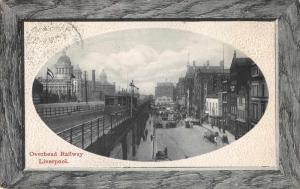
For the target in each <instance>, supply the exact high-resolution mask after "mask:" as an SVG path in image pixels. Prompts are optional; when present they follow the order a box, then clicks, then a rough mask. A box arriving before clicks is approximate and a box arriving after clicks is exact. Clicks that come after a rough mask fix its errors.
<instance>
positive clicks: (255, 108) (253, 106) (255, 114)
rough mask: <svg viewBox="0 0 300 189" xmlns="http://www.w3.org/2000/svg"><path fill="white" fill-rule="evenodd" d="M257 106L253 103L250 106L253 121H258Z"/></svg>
mask: <svg viewBox="0 0 300 189" xmlns="http://www.w3.org/2000/svg"><path fill="white" fill-rule="evenodd" d="M258 113H259V112H258V104H256V103H253V104H252V116H253V119H255V120H257V119H259V118H258Z"/></svg>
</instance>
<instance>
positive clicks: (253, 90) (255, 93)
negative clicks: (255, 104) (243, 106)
mask: <svg viewBox="0 0 300 189" xmlns="http://www.w3.org/2000/svg"><path fill="white" fill-rule="evenodd" d="M251 96H258V83H252V85H251Z"/></svg>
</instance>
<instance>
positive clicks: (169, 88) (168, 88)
mask: <svg viewBox="0 0 300 189" xmlns="http://www.w3.org/2000/svg"><path fill="white" fill-rule="evenodd" d="M163 96H165V97H170V98H171V99H172V100H173V99H174V85H173V83H171V82H160V83H157V85H156V87H155V98H159V97H163Z"/></svg>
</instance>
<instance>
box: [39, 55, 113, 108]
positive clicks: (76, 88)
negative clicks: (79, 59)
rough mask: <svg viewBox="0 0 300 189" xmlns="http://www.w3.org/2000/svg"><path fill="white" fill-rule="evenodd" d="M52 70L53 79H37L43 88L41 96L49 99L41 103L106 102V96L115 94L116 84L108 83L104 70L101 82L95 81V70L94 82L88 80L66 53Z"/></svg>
mask: <svg viewBox="0 0 300 189" xmlns="http://www.w3.org/2000/svg"><path fill="white" fill-rule="evenodd" d="M50 70H51V69H50ZM52 70H53V72H54V73H53V78H50V77H49V76H47V77H44V78H43V77H38V78H37V80H38V81H39V82H40V83H41V84H42V86H43V92H42V94H40V96H42V98H43V99H45V98H47V100H41V103H53V102H65V101H75V100H76V101H85V100H88V101H91V100H95V101H96V100H104V96H105V95H112V94H114V93H115V84H114V83H113V84H111V83H109V82H108V81H107V75H106V73H105V72H104V70H103V71H102V73H101V74H100V81H96V79H95V70H93V71H92V80H88V79H87V78H88V77H87V73H86V72H84V73H83V72H82V71H81V69H80V68H79V65H76V66H75V67H73V65H72V62H71V59H70V58H69V57H68V56H67V55H66V53H65V52H63V53H62V55H61V56H60V57H59V58H58V60H57V62H56V64H55V65H54V69H52ZM52 70H51V71H52ZM86 97H87V98H86Z"/></svg>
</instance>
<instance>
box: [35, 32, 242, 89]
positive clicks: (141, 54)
mask: <svg viewBox="0 0 300 189" xmlns="http://www.w3.org/2000/svg"><path fill="white" fill-rule="evenodd" d="M223 49H224V61H225V68H229V67H230V65H231V61H232V57H233V52H234V49H233V48H232V47H231V46H228V45H226V44H223V43H221V42H219V41H216V40H214V39H211V38H208V37H206V36H204V35H200V34H197V33H192V32H188V31H182V30H174V29H161V28H151V29H134V30H125V31H117V32H111V33H107V34H102V35H98V36H95V37H92V38H89V39H86V40H84V44H83V47H82V46H81V45H80V44H74V45H71V46H70V47H66V54H67V55H68V56H69V57H70V59H71V62H72V65H73V66H75V65H79V67H80V68H81V69H82V71H84V70H86V71H87V72H88V78H89V79H91V72H92V71H91V70H93V69H95V70H96V79H99V74H100V73H101V71H102V70H103V69H104V71H105V72H106V74H107V76H108V81H109V82H115V83H116V89H117V90H119V89H122V88H127V86H128V81H130V80H134V82H135V84H136V86H137V87H139V89H140V93H143V94H154V90H155V86H156V84H157V82H164V81H168V82H173V83H174V84H175V83H176V82H177V81H178V78H179V77H183V76H184V75H185V72H186V65H187V64H188V62H190V65H192V62H193V61H195V62H196V65H203V64H204V63H206V61H207V60H209V61H210V65H215V66H216V65H219V63H220V61H221V60H222V59H223ZM61 55H62V53H61V52H59V53H57V54H56V55H55V56H54V57H52V58H51V59H49V61H48V62H47V63H46V65H45V66H44V68H43V69H41V70H40V72H39V74H38V76H43V77H44V76H45V73H46V71H45V70H46V67H48V68H50V69H51V70H53V71H54V70H55V69H54V64H55V63H56V61H57V59H58V58H59V56H61ZM238 56H240V57H243V56H244V55H243V54H242V53H240V52H239V51H238Z"/></svg>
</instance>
